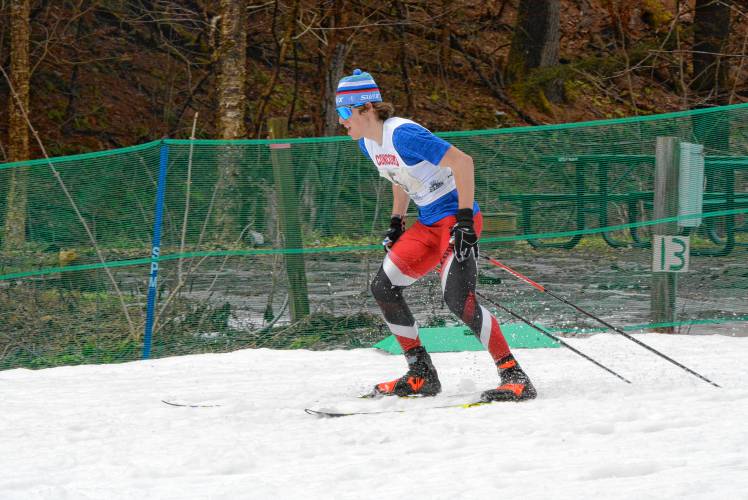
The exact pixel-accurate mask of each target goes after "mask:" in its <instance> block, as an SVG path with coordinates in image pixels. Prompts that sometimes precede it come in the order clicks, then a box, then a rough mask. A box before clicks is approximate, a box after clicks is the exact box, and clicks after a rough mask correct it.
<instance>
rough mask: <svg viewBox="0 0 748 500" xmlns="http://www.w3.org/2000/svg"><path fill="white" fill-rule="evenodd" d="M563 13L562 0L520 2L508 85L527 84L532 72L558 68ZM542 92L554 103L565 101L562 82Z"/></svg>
mask: <svg viewBox="0 0 748 500" xmlns="http://www.w3.org/2000/svg"><path fill="white" fill-rule="evenodd" d="M560 11H561V7H560V0H520V2H519V8H518V10H517V21H516V23H515V27H514V36H513V37H512V45H511V48H510V50H509V60H508V61H507V68H506V79H507V82H508V83H516V82H522V81H524V80H525V79H526V78H527V77H528V75H529V74H530V73H531V71H532V70H535V69H539V68H549V67H553V66H557V65H558V57H559V36H560V31H561V21H560V19H561V16H560ZM542 92H543V93H544V94H545V97H546V98H547V99H548V100H550V101H551V102H556V103H558V102H561V101H562V100H563V85H562V82H560V81H559V80H558V79H552V80H551V81H549V82H548V83H546V84H545V85H544V88H543V89H542Z"/></svg>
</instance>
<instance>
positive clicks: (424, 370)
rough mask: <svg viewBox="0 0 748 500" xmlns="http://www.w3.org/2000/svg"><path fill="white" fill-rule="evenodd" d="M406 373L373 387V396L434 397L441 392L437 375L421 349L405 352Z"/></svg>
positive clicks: (428, 357) (425, 353) (429, 358)
mask: <svg viewBox="0 0 748 500" xmlns="http://www.w3.org/2000/svg"><path fill="white" fill-rule="evenodd" d="M405 359H406V360H407V361H408V373H406V374H405V375H403V376H402V377H400V378H398V379H395V380H393V381H391V382H382V383H381V384H377V385H376V386H374V391H372V395H373V396H436V395H437V394H439V392H441V390H442V384H441V382H439V375H438V374H437V373H436V369H435V368H434V365H433V364H432V363H431V357H430V356H429V353H427V352H426V349H424V348H423V347H421V346H419V347H414V348H413V349H410V350H408V351H405Z"/></svg>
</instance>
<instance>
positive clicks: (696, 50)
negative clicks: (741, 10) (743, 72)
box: [691, 0, 730, 104]
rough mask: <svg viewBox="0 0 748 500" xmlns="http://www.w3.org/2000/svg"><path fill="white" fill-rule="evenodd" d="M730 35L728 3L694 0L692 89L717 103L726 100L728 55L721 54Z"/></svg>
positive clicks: (713, 0)
mask: <svg viewBox="0 0 748 500" xmlns="http://www.w3.org/2000/svg"><path fill="white" fill-rule="evenodd" d="M729 35H730V5H729V2H724V1H717V0H696V12H695V15H694V35H693V80H692V82H691V88H692V89H693V90H694V91H696V92H697V93H698V94H699V95H700V96H701V97H702V98H705V99H710V100H713V101H714V102H716V104H725V103H726V101H727V92H726V89H727V75H728V70H729V58H726V57H722V56H721V55H720V54H723V53H724V48H725V45H726V44H727V39H728V37H729Z"/></svg>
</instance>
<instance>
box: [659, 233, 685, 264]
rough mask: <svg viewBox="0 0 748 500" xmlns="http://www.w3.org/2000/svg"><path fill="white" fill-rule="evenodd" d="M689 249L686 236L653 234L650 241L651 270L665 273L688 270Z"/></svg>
mask: <svg viewBox="0 0 748 500" xmlns="http://www.w3.org/2000/svg"><path fill="white" fill-rule="evenodd" d="M689 249H690V241H689V239H688V236H662V235H659V234H658V235H655V236H654V241H653V242H652V271H654V272H665V273H684V272H686V271H688V254H689V253H690V251H689Z"/></svg>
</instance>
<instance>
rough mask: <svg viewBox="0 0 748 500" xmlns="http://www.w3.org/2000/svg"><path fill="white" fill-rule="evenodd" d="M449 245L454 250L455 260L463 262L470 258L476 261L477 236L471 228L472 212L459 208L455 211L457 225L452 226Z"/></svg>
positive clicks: (468, 209)
mask: <svg viewBox="0 0 748 500" xmlns="http://www.w3.org/2000/svg"><path fill="white" fill-rule="evenodd" d="M451 234H452V238H451V239H450V243H451V244H452V246H453V248H454V254H455V259H457V262H463V261H465V260H467V259H469V258H470V257H473V258H474V259H475V260H478V234H477V233H476V232H475V228H474V227H473V210H472V209H470V208H461V209H460V210H458V211H457V224H455V225H454V226H452V233H451Z"/></svg>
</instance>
